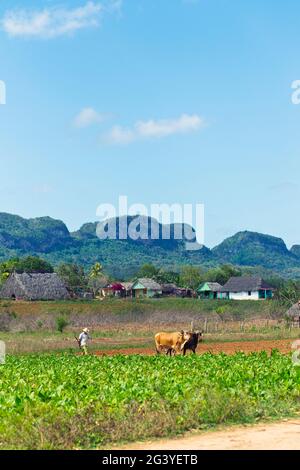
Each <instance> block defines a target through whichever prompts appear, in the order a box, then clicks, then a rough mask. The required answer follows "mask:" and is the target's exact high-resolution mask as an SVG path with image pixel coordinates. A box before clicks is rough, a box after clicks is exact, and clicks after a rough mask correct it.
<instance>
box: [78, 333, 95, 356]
mask: <svg viewBox="0 0 300 470" xmlns="http://www.w3.org/2000/svg"><path fill="white" fill-rule="evenodd" d="M89 339H92V338H91V337H90V335H89V329H88V328H83V330H82V332H81V333H80V335H79V338H78V342H79V346H80V347H81V349H83V352H84V354H85V355H87V354H88V350H87V343H88V340H89Z"/></svg>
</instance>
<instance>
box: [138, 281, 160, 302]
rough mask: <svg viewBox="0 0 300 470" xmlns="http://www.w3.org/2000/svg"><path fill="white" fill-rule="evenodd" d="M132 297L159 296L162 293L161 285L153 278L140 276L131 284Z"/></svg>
mask: <svg viewBox="0 0 300 470" xmlns="http://www.w3.org/2000/svg"><path fill="white" fill-rule="evenodd" d="M132 295H133V297H136V298H140V297H159V296H161V295H162V286H161V285H160V284H158V283H157V282H156V281H153V279H148V278H141V279H137V280H136V281H134V283H133V285H132Z"/></svg>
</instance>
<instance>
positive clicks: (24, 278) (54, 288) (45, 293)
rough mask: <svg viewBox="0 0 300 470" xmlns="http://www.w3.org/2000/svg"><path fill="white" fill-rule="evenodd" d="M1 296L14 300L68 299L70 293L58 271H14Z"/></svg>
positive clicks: (2, 289)
mask: <svg viewBox="0 0 300 470" xmlns="http://www.w3.org/2000/svg"><path fill="white" fill-rule="evenodd" d="M0 298H2V299H13V300H66V299H69V298H70V294H69V292H68V290H67V288H66V286H65V284H64V283H63V281H62V280H61V278H60V277H59V276H58V275H57V274H56V273H32V274H29V273H22V274H19V273H12V274H11V275H10V276H9V278H8V279H7V281H6V282H5V283H4V285H3V286H2V288H1V290H0Z"/></svg>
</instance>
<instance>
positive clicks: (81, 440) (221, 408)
mask: <svg viewBox="0 0 300 470" xmlns="http://www.w3.org/2000/svg"><path fill="white" fill-rule="evenodd" d="M299 411H300V367H295V366H294V365H293V363H292V360H291V356H290V355H282V354H280V353H279V352H277V351H273V352H272V354H271V355H267V353H265V352H260V353H252V354H249V355H246V354H244V353H236V354H235V355H232V356H227V355H225V354H218V355H213V354H210V353H206V354H203V355H201V356H192V355H190V356H188V357H183V356H178V357H172V358H169V357H164V356H163V357H161V356H152V357H149V356H148V357H146V356H138V355H132V356H124V355H117V356H113V357H97V356H87V357H83V356H76V355H72V354H62V355H57V354H51V355H46V354H44V355H26V356H8V357H7V360H6V363H5V364H4V365H0V448H1V449H9V448H10V449H11V448H13V449H81V448H85V449H88V448H101V447H106V448H107V447H109V446H111V445H113V444H114V443H117V442H125V441H132V440H137V439H143V438H145V439H146V438H150V437H151V438H153V437H162V436H170V435H175V434H178V433H181V432H184V431H187V430H189V429H195V428H197V429H205V428H208V427H212V426H215V425H217V424H220V423H225V424H226V423H228V424H232V423H251V422H256V421H258V420H261V419H270V418H279V417H283V416H291V415H294V414H297V413H298V412H299Z"/></svg>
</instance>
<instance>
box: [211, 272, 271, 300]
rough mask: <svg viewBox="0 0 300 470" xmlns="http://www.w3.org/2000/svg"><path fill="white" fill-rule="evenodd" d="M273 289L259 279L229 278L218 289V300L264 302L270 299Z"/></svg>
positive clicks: (256, 277) (255, 277) (245, 277)
mask: <svg viewBox="0 0 300 470" xmlns="http://www.w3.org/2000/svg"><path fill="white" fill-rule="evenodd" d="M274 290H275V289H274V288H273V287H272V286H270V285H269V284H268V283H266V282H265V281H264V280H263V279H262V278H261V277H258V276H254V277H247V276H240V277H231V278H230V279H229V281H228V282H226V284H225V285H224V286H223V287H222V288H221V289H220V291H219V293H218V298H220V299H229V300H266V299H272V297H273V294H274Z"/></svg>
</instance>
